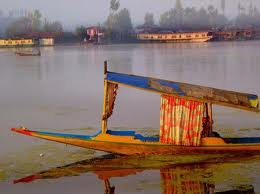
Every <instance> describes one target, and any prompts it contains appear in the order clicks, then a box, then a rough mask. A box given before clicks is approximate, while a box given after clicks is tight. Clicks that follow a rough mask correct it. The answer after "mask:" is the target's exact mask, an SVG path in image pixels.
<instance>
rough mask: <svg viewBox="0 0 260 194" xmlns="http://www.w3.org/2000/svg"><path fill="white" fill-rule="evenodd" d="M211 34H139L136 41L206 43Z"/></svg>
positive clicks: (211, 36)
mask: <svg viewBox="0 0 260 194" xmlns="http://www.w3.org/2000/svg"><path fill="white" fill-rule="evenodd" d="M212 38H213V33H212V32H206V31H205V32H176V33H139V34H137V39H138V40H140V41H145V42H147V41H148V42H207V41H210V40H211V39H212Z"/></svg>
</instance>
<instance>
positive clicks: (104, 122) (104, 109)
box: [101, 61, 108, 134]
mask: <svg viewBox="0 0 260 194" xmlns="http://www.w3.org/2000/svg"><path fill="white" fill-rule="evenodd" d="M106 74H107V61H105V62H104V76H105V77H104V98H103V113H102V121H101V123H102V124H101V130H102V133H103V134H105V133H106V131H107V118H104V115H105V114H106V107H107V92H108V91H107V89H108V88H107V80H106V79H105V78H106Z"/></svg>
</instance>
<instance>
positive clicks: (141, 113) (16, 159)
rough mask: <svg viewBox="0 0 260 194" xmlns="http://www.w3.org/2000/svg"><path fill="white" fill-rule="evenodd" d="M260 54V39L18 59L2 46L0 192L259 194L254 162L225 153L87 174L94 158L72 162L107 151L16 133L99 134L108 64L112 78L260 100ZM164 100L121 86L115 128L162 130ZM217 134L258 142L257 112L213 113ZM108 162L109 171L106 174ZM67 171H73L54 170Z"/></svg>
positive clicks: (259, 174)
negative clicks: (247, 193)
mask: <svg viewBox="0 0 260 194" xmlns="http://www.w3.org/2000/svg"><path fill="white" fill-rule="evenodd" d="M259 50H260V41H245V42H209V43H196V44H189V43H187V44H181V43H180V44H171V43H169V44H129V45H100V46H86V47H79V46H66V47H61V46H57V47H46V48H42V49H41V51H42V56H41V57H19V56H16V55H15V54H14V51H15V50H14V49H0V91H1V94H0V124H1V125H0V126H1V127H0V193H12V194H16V193H19V194H23V193H24V194H25V193H26V194H27V193H40V194H41V193H46V192H48V193H50V194H54V193H63V194H67V193H105V192H106V191H105V185H107V188H108V186H109V185H110V187H112V186H115V193H174V191H176V193H188V191H189V190H187V188H192V189H190V190H193V191H194V188H197V190H200V191H201V193H206V192H207V191H211V192H212V191H213V190H214V191H215V192H220V191H226V190H232V189H237V190H251V191H252V190H254V192H255V193H260V186H259V185H260V157H258V156H252V157H246V158H244V157H242V158H241V157H235V158H233V159H232V157H230V156H229V157H227V158H224V159H221V160H220V162H219V160H214V159H209V158H208V157H207V156H205V157H202V158H198V157H192V158H191V157H187V158H179V157H170V158H163V157H162V158H160V157H159V158H148V159H147V158H123V159H119V160H117V159H110V160H108V159H107V158H102V157H101V159H100V160H101V161H103V163H102V164H101V165H99V162H100V160H98V162H97V163H96V162H95V161H94V162H93V161H92V162H91V165H90V167H89V162H88V161H85V162H84V161H83V162H82V164H81V165H82V166H78V163H76V164H75V162H77V161H82V160H87V159H91V158H96V157H100V156H103V155H104V154H105V153H102V152H96V151H93V150H88V149H81V148H75V147H71V146H66V145H62V144H58V143H53V142H47V141H44V140H40V139H35V138H30V137H25V136H22V135H19V134H14V133H12V132H10V128H12V127H18V126H25V127H28V128H29V129H42V130H47V131H61V132H64V131H65V132H67V133H80V134H93V133H95V132H96V131H97V130H98V128H100V118H101V112H102V99H103V62H104V61H105V60H107V61H108V69H109V70H110V71H116V72H122V73H128V74H137V75H144V76H150V77H157V78H163V79H169V80H175V81H179V82H188V83H192V84H200V85H205V86H211V87H217V88H222V89H229V90H235V91H241V92H248V93H255V94H258V95H259V96H260V76H259V74H260V55H259ZM159 102H160V99H159V96H158V95H156V94H151V93H146V92H143V91H138V90H135V89H128V88H127V89H126V88H119V92H118V97H117V99H116V105H115V110H114V113H113V116H112V118H111V119H110V121H109V127H110V128H119V127H120V128H123V129H127V128H130V129H136V130H139V131H141V132H143V133H148V134H150V133H158V130H157V129H158V127H159ZM214 130H215V131H218V132H219V133H220V134H221V135H222V136H225V137H234V136H235V137H236V136H260V115H259V114H255V113H250V112H247V111H241V110H237V109H229V108H228V109H227V108H223V107H218V106H214ZM201 160H203V161H204V162H200V161H201ZM205 160H206V162H205ZM108 161H112V162H111V166H109V165H108V167H106V168H105V169H104V168H101V167H103V166H104V164H107V163H109V162H108ZM119 161H121V162H119ZM122 161H124V163H122ZM68 164H70V165H71V166H72V167H73V168H72V170H71V168H70V167H69V168H68V169H66V168H65V172H64V171H59V170H57V169H55V167H59V166H64V165H68ZM74 166H76V167H75V168H74ZM100 166H101V167H100ZM122 166H124V168H122ZM75 169H76V170H75ZM119 169H120V170H119ZM48 170H49V171H51V172H52V171H54V172H55V173H52V174H51V175H50V174H48ZM42 171H47V175H45V176H43V175H42V174H41V176H39V174H38V180H35V181H34V182H33V183H28V184H22V183H20V184H13V181H14V180H17V179H20V178H23V177H26V176H29V175H33V174H37V173H39V172H42ZM43 174H44V173H43ZM73 175H78V176H73ZM193 175H194V176H193ZM55 178H56V179H55ZM108 180H109V181H110V182H108ZM184 188H185V189H186V190H185V189H184ZM195 190H196V189H195ZM107 193H108V191H107ZM110 193H111V191H110Z"/></svg>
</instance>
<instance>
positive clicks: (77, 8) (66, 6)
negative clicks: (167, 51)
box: [0, 0, 260, 27]
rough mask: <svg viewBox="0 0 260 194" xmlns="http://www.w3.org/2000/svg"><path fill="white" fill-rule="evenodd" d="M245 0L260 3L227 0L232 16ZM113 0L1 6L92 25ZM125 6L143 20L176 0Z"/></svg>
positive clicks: (128, 0) (127, 0)
mask: <svg viewBox="0 0 260 194" xmlns="http://www.w3.org/2000/svg"><path fill="white" fill-rule="evenodd" d="M239 1H240V2H241V3H242V2H243V4H245V8H246V9H247V8H248V5H249V2H250V1H252V2H253V3H254V4H255V5H257V7H258V8H259V7H260V0H226V4H227V5H226V13H227V15H228V16H234V15H235V14H237V4H238V2H239ZM109 2H110V0H94V1H92V0H0V9H2V10H3V11H4V10H11V9H29V10H32V9H40V10H41V12H42V13H43V14H44V16H46V17H47V18H48V19H50V20H59V21H61V22H62V23H63V24H64V26H65V27H66V26H67V27H70V26H71V27H72V26H75V25H79V24H85V25H92V24H97V23H98V22H99V23H103V22H104V21H105V19H106V17H107V15H108V8H109ZM120 2H121V8H123V7H126V8H128V9H129V10H130V13H131V16H132V19H133V23H134V24H140V23H142V22H143V18H144V14H145V13H146V12H153V13H154V14H155V19H156V21H158V19H159V16H160V14H161V13H163V12H164V11H166V10H168V9H169V8H171V7H174V5H175V0H120ZM182 3H183V5H184V7H186V6H189V7H191V6H195V7H200V6H204V7H205V8H207V6H208V5H209V4H210V3H211V4H213V5H214V6H216V7H217V8H220V0H182Z"/></svg>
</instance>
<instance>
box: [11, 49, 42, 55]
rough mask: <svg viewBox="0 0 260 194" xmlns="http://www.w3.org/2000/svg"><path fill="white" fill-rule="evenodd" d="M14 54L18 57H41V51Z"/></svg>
mask: <svg viewBox="0 0 260 194" xmlns="http://www.w3.org/2000/svg"><path fill="white" fill-rule="evenodd" d="M15 54H16V55H19V56H41V51H40V50H37V52H33V51H16V52H15Z"/></svg>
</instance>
